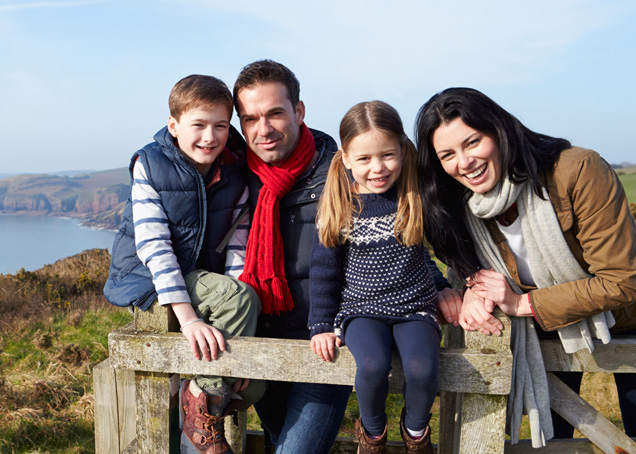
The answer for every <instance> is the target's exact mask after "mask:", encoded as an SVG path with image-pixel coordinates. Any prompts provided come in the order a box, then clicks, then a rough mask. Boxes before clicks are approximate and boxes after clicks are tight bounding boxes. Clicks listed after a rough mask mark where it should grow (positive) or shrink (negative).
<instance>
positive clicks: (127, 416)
mask: <svg viewBox="0 0 636 454" xmlns="http://www.w3.org/2000/svg"><path fill="white" fill-rule="evenodd" d="M115 381H116V383H117V417H118V421H119V450H120V451H123V450H124V449H125V448H126V447H127V446H128V445H129V444H130V443H131V442H132V440H134V439H135V437H136V436H137V433H136V430H137V413H136V410H137V407H136V405H135V393H136V391H135V388H136V385H135V372H134V371H132V370H127V369H115Z"/></svg>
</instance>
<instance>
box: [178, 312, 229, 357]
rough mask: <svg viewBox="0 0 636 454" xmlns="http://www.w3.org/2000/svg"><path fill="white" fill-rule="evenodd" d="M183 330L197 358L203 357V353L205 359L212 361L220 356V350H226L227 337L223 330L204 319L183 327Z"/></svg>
mask: <svg viewBox="0 0 636 454" xmlns="http://www.w3.org/2000/svg"><path fill="white" fill-rule="evenodd" d="M184 325H185V323H184ZM181 332H182V333H183V335H184V336H185V337H186V338H187V339H188V342H189V343H190V348H191V349H192V353H193V354H194V357H195V358H196V359H201V353H202V354H203V359H205V360H206V361H211V360H213V359H217V358H218V352H219V351H222V352H223V351H225V339H224V338H223V334H222V333H221V331H219V330H218V329H216V328H215V327H213V326H211V325H208V324H207V323H205V322H204V321H198V322H194V323H191V324H189V325H188V326H185V327H183V328H182V329H181ZM199 352H200V353H199Z"/></svg>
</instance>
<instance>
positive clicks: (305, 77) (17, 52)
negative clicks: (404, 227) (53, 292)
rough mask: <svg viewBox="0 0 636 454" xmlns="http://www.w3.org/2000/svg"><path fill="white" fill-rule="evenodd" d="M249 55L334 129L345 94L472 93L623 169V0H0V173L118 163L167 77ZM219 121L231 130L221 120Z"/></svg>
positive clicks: (628, 41) (627, 140) (212, 70)
mask: <svg viewBox="0 0 636 454" xmlns="http://www.w3.org/2000/svg"><path fill="white" fill-rule="evenodd" d="M263 58H269V59H273V60H276V61H279V62H281V63H283V64H284V65H286V66H287V67H289V68H290V69H291V70H292V71H293V72H294V73H295V74H296V76H297V77H298V79H299V80H300V84H301V99H302V100H303V101H304V102H305V106H306V118H305V120H306V123H307V125H308V126H310V127H312V128H316V129H320V130H323V131H325V132H327V133H329V134H331V135H332V136H333V137H334V138H335V139H336V141H337V142H338V143H339V142H340V141H339V139H338V136H337V134H338V127H339V123H340V120H341V118H342V116H343V115H344V114H345V112H346V111H347V110H348V109H349V108H350V107H351V106H353V105H354V104H356V103H358V102H361V101H369V100H373V99H380V100H383V101H386V102H388V103H389V104H391V105H393V106H394V107H395V108H396V109H397V110H398V111H399V112H400V115H401V116H402V120H403V122H404V126H405V129H406V131H407V134H409V136H411V137H413V123H414V119H415V117H416V115H417V111H418V109H419V108H420V107H421V106H422V105H423V104H424V103H425V102H426V101H427V100H428V99H429V98H430V97H431V96H432V95H434V94H435V93H437V92H439V91H441V90H443V89H445V88H448V87H451V86H466V87H472V88H476V89H478V90H480V91H482V92H483V93H485V94H486V95H488V96H490V97H491V98H492V99H494V100H495V101H496V102H497V103H499V104H500V105H501V106H502V107H504V108H505V109H506V110H508V111H509V112H511V113H512V114H513V115H515V116H516V117H517V118H519V119H520V120H521V121H522V122H523V123H524V124H525V125H526V126H527V127H529V128H530V129H532V130H535V131H537V132H541V133H544V134H549V135H553V136H559V137H564V138H567V139H569V140H570V141H571V142H572V143H573V144H575V145H579V146H583V147H586V148H592V149H594V150H596V151H598V152H599V153H600V154H601V155H602V156H603V157H604V158H605V159H606V160H607V161H608V162H610V163H622V162H626V161H629V162H633V163H636V152H635V150H634V148H635V145H634V144H635V141H634V131H636V126H635V122H636V114H635V113H634V108H635V106H636V86H635V84H634V81H635V80H636V75H635V74H636V2H635V1H633V0H556V1H555V0H519V1H510V0H502V1H500V0H481V1H474V0H452V1H451V0H449V1H444V2H441V1H429V0H393V1H391V2H385V1H378V0H337V1H335V0H323V1H321V2H304V1H299V0H293V1H287V0H258V1H256V0H240V1H239V0H236V1H234V0H232V1H225V2H219V1H212V0H210V1H203V0H200V1H197V0H179V1H172V0H148V1H146V0H141V1H130V0H128V1H123V0H94V1H91V0H67V1H46V0H43V1H31V0H20V1H18V0H9V1H2V0H0V68H1V70H0V125H2V132H3V134H2V135H3V138H2V141H1V144H0V157H1V159H0V174H7V173H47V172H50V173H53V172H60V171H69V170H106V169H112V168H117V167H125V166H127V165H128V163H129V160H130V157H131V156H132V154H133V153H134V152H135V151H136V150H137V149H139V148H141V147H142V146H143V145H145V144H146V143H148V142H150V141H151V140H152V136H153V135H154V133H155V132H156V131H158V130H159V129H161V127H163V126H164V125H165V124H166V122H167V119H168V115H169V112H168V95H169V93H170V90H171V88H172V86H173V85H174V84H175V83H176V82H177V81H178V80H179V79H181V78H182V77H185V76H187V75H190V74H210V75H213V76H216V77H218V78H220V79H222V80H223V81H225V83H227V84H228V86H229V87H230V89H231V87H232V86H233V84H234V81H235V79H236V76H237V75H238V73H239V72H240V70H241V68H243V66H245V65H246V64H248V63H251V62H253V61H255V60H260V59H263ZM232 123H233V124H234V125H235V126H238V122H237V120H236V115H234V117H233V119H232Z"/></svg>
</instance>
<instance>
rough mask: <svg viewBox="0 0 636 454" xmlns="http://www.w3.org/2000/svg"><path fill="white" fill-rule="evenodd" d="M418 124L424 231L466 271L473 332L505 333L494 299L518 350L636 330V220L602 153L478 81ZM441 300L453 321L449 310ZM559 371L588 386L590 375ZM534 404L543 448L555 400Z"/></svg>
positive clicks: (565, 432) (571, 347) (441, 101)
mask: <svg viewBox="0 0 636 454" xmlns="http://www.w3.org/2000/svg"><path fill="white" fill-rule="evenodd" d="M416 123H417V126H416V127H417V146H418V160H419V162H418V164H419V168H420V175H421V176H422V177H423V179H422V185H423V197H424V199H425V201H426V203H427V205H426V206H427V208H428V210H427V217H426V220H425V223H424V224H425V225H424V227H425V228H424V231H425V234H426V237H427V239H428V240H429V241H430V242H431V244H432V246H433V248H434V249H435V252H436V253H437V254H438V256H439V257H440V259H441V260H442V261H444V262H445V263H446V264H448V265H449V266H450V267H451V268H452V269H453V271H454V272H455V273H456V274H457V275H458V276H459V277H467V278H468V285H467V290H466V293H465V295H464V300H463V305H462V306H461V308H460V311H461V312H460V315H459V322H460V324H461V325H462V327H464V329H467V330H480V331H482V332H483V333H486V334H488V333H495V334H497V333H498V332H499V330H500V329H501V325H500V323H499V321H498V320H497V319H495V318H494V317H492V310H493V308H494V305H495V304H496V305H497V306H499V307H500V308H501V310H502V311H503V312H505V313H506V314H508V315H511V316H514V317H513V319H512V321H513V332H512V335H513V345H512V347H513V352H514V351H515V349H516V348H517V347H516V346H518V345H519V344H523V345H522V346H521V347H519V350H520V351H521V350H526V349H527V350H528V351H530V350H531V348H532V345H538V344H536V341H535V340H536V338H537V334H538V337H548V336H551V335H555V332H556V331H558V332H559V337H560V338H561V340H562V343H563V346H564V349H565V351H566V352H568V353H572V352H574V351H577V350H579V349H581V348H585V347H587V346H589V347H588V348H590V350H591V348H593V347H592V345H591V339H590V338H589V337H588V336H586V335H585V332H586V331H589V330H588V329H587V328H586V326H587V324H590V327H589V328H590V329H591V328H594V329H595V330H596V333H597V335H598V337H599V338H601V339H602V340H603V341H604V342H606V341H609V338H610V336H609V331H608V328H609V327H611V326H612V321H613V320H612V319H615V321H616V325H615V326H614V327H613V328H612V331H611V333H612V334H614V333H617V332H619V331H621V332H628V331H626V330H632V331H631V333H632V334H634V333H636V331H634V328H636V305H635V304H634V301H636V225H635V224H634V218H633V217H632V215H631V214H630V211H629V207H628V205H627V200H626V197H625V192H624V190H623V187H622V186H621V183H620V181H619V180H618V177H617V176H616V174H615V173H614V171H613V170H612V168H611V167H610V166H609V165H608V164H607V163H606V162H605V161H603V159H601V157H600V156H599V155H598V154H597V153H595V152H594V151H592V150H586V149H583V148H578V147H572V146H571V145H570V143H569V142H568V141H567V140H564V139H559V138H553V137H549V136H546V135H543V134H538V133H535V132H533V131H531V130H529V129H528V128H526V127H525V126H524V125H523V124H522V123H521V122H520V121H519V120H517V119H516V118H515V117H514V116H512V115H511V114H510V113H508V112H506V111H505V110H504V109H502V108H501V107H500V106H499V105H497V104H496V103H495V102H494V101H492V100H491V99H490V98H488V97H487V96H485V95H484V94H482V93H480V92H478V91H477V90H473V89H470V88H449V89H447V90H444V91H443V92H441V93H438V94H437V95H435V96H433V97H432V98H431V99H430V100H429V101H428V102H427V103H426V104H425V105H424V106H422V108H421V109H420V112H419V114H418V118H417V122H416ZM480 267H481V268H483V269H481V270H480V271H478V268H480ZM491 268H492V269H491ZM440 309H441V310H442V313H443V314H444V315H445V316H446V317H447V319H453V315H452V314H451V313H450V312H449V311H448V310H447V309H448V307H446V306H443V305H442V306H440ZM454 310H455V311H456V309H454ZM609 311H612V314H613V317H612V316H611V314H610V312H609ZM579 322H581V323H579ZM584 324H585V325H584ZM515 327H519V329H518V330H517V331H518V332H521V331H520V330H525V332H526V333H527V334H526V335H525V338H522V337H520V336H519V335H517V334H515ZM535 331H536V332H537V334H534V333H535ZM532 336H534V338H532ZM552 337H553V336H552ZM515 339H517V341H516V343H515V342H514V340H515ZM515 356H516V357H515V364H516V366H515V368H516V369H515V374H516V375H519V374H520V372H519V371H518V367H519V365H521V363H520V359H519V357H518V356H517V355H515ZM528 358H530V355H528ZM538 358H539V363H538V364H536V366H537V367H533V366H531V367H529V368H528V373H530V372H538V371H539V370H543V368H544V366H543V360H542V358H541V354H540V351H539V352H538ZM531 361H532V360H531V359H529V361H528V363H529V364H530V362H531ZM522 367H523V366H522ZM542 374H543V377H539V376H537V375H535V376H534V378H533V381H532V382H530V381H528V380H526V382H525V383H526V384H525V385H524V386H525V390H521V389H519V390H516V393H515V395H516V396H524V397H523V399H527V396H531V395H532V393H528V392H527V391H528V387H529V384H530V383H533V382H535V381H534V380H537V381H538V382H541V381H545V372H543V373H542ZM556 375H558V376H559V377H560V378H561V379H562V380H563V381H565V382H566V383H567V384H568V385H569V386H570V387H571V388H573V389H575V390H576V391H578V389H579V386H580V383H581V373H578V372H566V373H558V374H556ZM614 377H615V379H616V384H617V387H618V394H619V402H620V406H621V411H622V413H623V422H624V425H625V431H626V433H627V434H628V435H630V436H632V437H633V436H636V398H635V397H634V396H635V395H636V375H634V374H615V375H614ZM535 383H536V382H535ZM530 386H531V385H530ZM544 394H545V393H544ZM512 396H513V393H512V392H511V398H509V405H508V409H509V411H508V418H509V419H508V420H509V424H510V429H511V430H512V431H513V433H511V438H512V441H513V443H514V442H515V441H516V439H517V434H516V431H517V430H518V424H519V423H520V416H521V415H520V414H515V413H516V412H514V411H512V410H513V409H514V408H517V409H520V408H521V407H520V406H519V405H515V403H514V402H515V399H514V398H512ZM537 396H538V395H537ZM546 397H547V396H546ZM523 405H524V406H526V407H528V408H529V407H531V406H533V405H534V404H533V403H532V402H530V401H527V400H524V402H523ZM547 405H548V408H549V402H548V403H547ZM536 407H537V409H538V413H539V414H540V417H539V420H540V421H538V423H537V424H534V425H533V421H532V420H531V429H532V438H533V445H535V446H536V445H539V446H540V445H541V444H543V441H544V439H545V440H547V439H549V438H551V435H552V425H551V424H550V413H549V411H548V409H545V410H542V406H541V402H540V401H539V400H537V402H536ZM543 411H545V413H543ZM519 413H520V412H519ZM555 416H556V414H553V416H552V418H553V419H554V435H555V436H556V437H557V438H565V437H570V438H571V437H572V433H573V428H572V426H570V425H569V424H567V423H566V422H565V420H563V419H562V418H560V417H557V418H555Z"/></svg>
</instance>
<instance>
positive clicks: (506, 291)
mask: <svg viewBox="0 0 636 454" xmlns="http://www.w3.org/2000/svg"><path fill="white" fill-rule="evenodd" d="M467 282H468V284H467V285H468V286H470V288H471V290H472V291H473V292H475V294H476V295H477V296H480V297H481V298H484V299H486V300H491V301H493V302H494V303H495V304H496V305H497V306H499V308H500V309H501V310H502V311H503V313H504V314H507V315H512V316H514V317H529V316H531V315H532V309H531V308H530V301H529V298H528V296H527V294H522V295H519V294H518V293H515V292H513V291H512V289H511V288H510V286H509V285H508V282H507V281H506V277H505V276H504V275H503V274H501V273H498V272H497V271H494V270H479V271H477V272H476V273H474V274H473V275H472V276H470V277H469V278H468V280H467Z"/></svg>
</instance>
